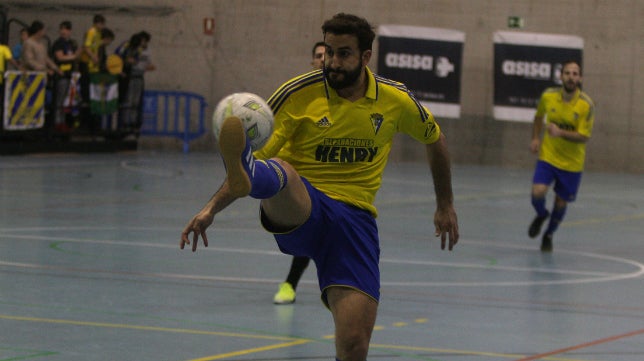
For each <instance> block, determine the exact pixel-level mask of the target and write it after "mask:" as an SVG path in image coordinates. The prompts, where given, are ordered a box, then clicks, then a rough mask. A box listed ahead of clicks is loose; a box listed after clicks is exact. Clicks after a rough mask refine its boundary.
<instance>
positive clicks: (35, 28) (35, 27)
mask: <svg viewBox="0 0 644 361" xmlns="http://www.w3.org/2000/svg"><path fill="white" fill-rule="evenodd" d="M44 28H45V24H43V22H42V21H40V20H34V22H33V23H31V26H29V30H27V32H28V33H29V36H32V35H34V34H35V33H37V32H39V31H40V30H42V29H44Z"/></svg>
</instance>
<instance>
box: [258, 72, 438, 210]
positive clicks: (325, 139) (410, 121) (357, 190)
mask: <svg viewBox="0 0 644 361" xmlns="http://www.w3.org/2000/svg"><path fill="white" fill-rule="evenodd" d="M366 73H367V79H368V86H367V91H366V94H365V96H364V97H363V98H361V99H359V100H357V101H355V102H351V101H349V100H346V99H344V98H342V97H340V96H339V95H338V94H337V92H336V91H335V90H334V89H333V88H331V87H330V86H329V85H328V84H327V83H326V81H325V78H324V74H323V72H322V70H315V71H312V72H309V73H306V74H303V75H300V76H298V77H296V78H293V79H291V80H289V81H288V82H286V83H284V84H283V85H282V86H281V87H280V88H278V89H277V91H275V93H274V94H273V95H272V96H271V97H270V98H269V99H268V104H269V105H270V106H271V108H272V109H273V112H274V114H275V124H274V130H273V134H272V135H271V138H270V139H269V140H268V142H267V143H266V145H265V146H264V147H263V148H262V149H260V150H258V151H257V152H255V156H256V157H257V158H260V159H268V158H271V157H275V156H279V157H280V158H282V159H284V160H285V161H287V162H289V163H290V164H291V165H293V166H294V167H295V169H296V170H297V171H298V173H299V174H300V175H301V176H303V177H305V178H306V179H307V180H308V181H309V182H310V183H311V184H312V185H313V186H315V187H316V188H317V189H319V190H320V191H322V192H324V193H325V194H326V195H328V196H329V197H331V198H333V199H335V200H338V201H341V202H345V203H347V204H350V205H353V206H355V207H358V208H360V209H365V210H368V211H369V212H371V213H372V214H373V215H374V216H376V215H377V210H376V208H375V206H374V205H373V202H374V200H375V196H376V192H377V191H378V189H379V188H380V185H381V182H382V175H383V172H384V169H385V166H386V164H387V157H388V155H389V152H390V151H391V146H392V141H393V139H394V136H395V134H396V133H398V132H403V133H406V134H409V135H410V136H411V137H412V138H414V139H416V140H418V141H419V142H421V143H425V144H431V143H433V142H436V141H437V140H438V138H439V135H440V128H439V126H438V124H437V123H436V122H435V120H434V117H433V116H432V114H431V113H430V112H429V111H428V110H427V109H426V108H425V107H423V106H422V105H421V104H420V103H419V102H418V101H417V100H416V98H415V97H414V96H413V95H412V94H411V92H410V91H409V90H408V89H407V88H406V87H405V86H404V85H403V84H401V83H398V82H394V81H392V80H388V79H385V78H382V77H380V76H377V75H374V74H373V73H372V72H371V71H370V70H369V69H368V68H367V69H366Z"/></svg>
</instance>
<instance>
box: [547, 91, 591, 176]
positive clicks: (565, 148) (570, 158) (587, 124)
mask: <svg viewBox="0 0 644 361" xmlns="http://www.w3.org/2000/svg"><path fill="white" fill-rule="evenodd" d="M544 115H545V116H546V124H548V123H554V124H556V125H557V126H558V127H559V128H561V129H564V130H571V131H575V132H578V133H580V134H582V135H585V136H587V137H589V138H590V136H591V133H592V131H593V124H594V122H595V106H594V105H593V101H592V100H591V99H590V97H589V96H588V94H586V93H584V92H583V91H581V90H579V89H577V91H576V92H575V95H574V96H573V97H572V99H571V100H570V101H569V102H565V101H564V100H563V89H562V88H548V89H546V90H545V91H544V92H543V93H542V94H541V99H540V100H539V105H538V106H537V113H536V115H535V117H539V118H543V116H544ZM539 159H540V160H543V161H544V162H547V163H550V164H552V165H553V166H555V167H557V168H559V169H563V170H565V171H569V172H581V171H582V170H583V169H584V162H585V159H586V143H577V142H571V141H569V140H566V139H564V138H561V137H552V136H550V135H549V134H548V132H545V135H544V136H543V141H542V143H541V149H540V151H539Z"/></svg>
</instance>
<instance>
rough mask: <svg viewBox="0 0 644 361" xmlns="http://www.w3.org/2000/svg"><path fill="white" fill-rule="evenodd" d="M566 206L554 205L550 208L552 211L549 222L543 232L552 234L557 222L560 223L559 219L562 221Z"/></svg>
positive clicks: (557, 224) (557, 225)
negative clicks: (558, 206)
mask: <svg viewBox="0 0 644 361" xmlns="http://www.w3.org/2000/svg"><path fill="white" fill-rule="evenodd" d="M567 208H568V207H562V208H557V207H554V208H553V209H552V213H551V214H550V223H548V228H547V229H546V233H545V234H553V233H555V231H556V230H557V228H559V224H561V221H563V219H564V216H565V215H566V209H567Z"/></svg>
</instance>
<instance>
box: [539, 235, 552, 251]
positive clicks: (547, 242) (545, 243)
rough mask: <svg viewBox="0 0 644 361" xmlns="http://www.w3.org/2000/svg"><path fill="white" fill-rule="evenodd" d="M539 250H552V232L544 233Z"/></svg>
mask: <svg viewBox="0 0 644 361" xmlns="http://www.w3.org/2000/svg"><path fill="white" fill-rule="evenodd" d="M541 252H552V234H544V235H543V238H542V239H541Z"/></svg>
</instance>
